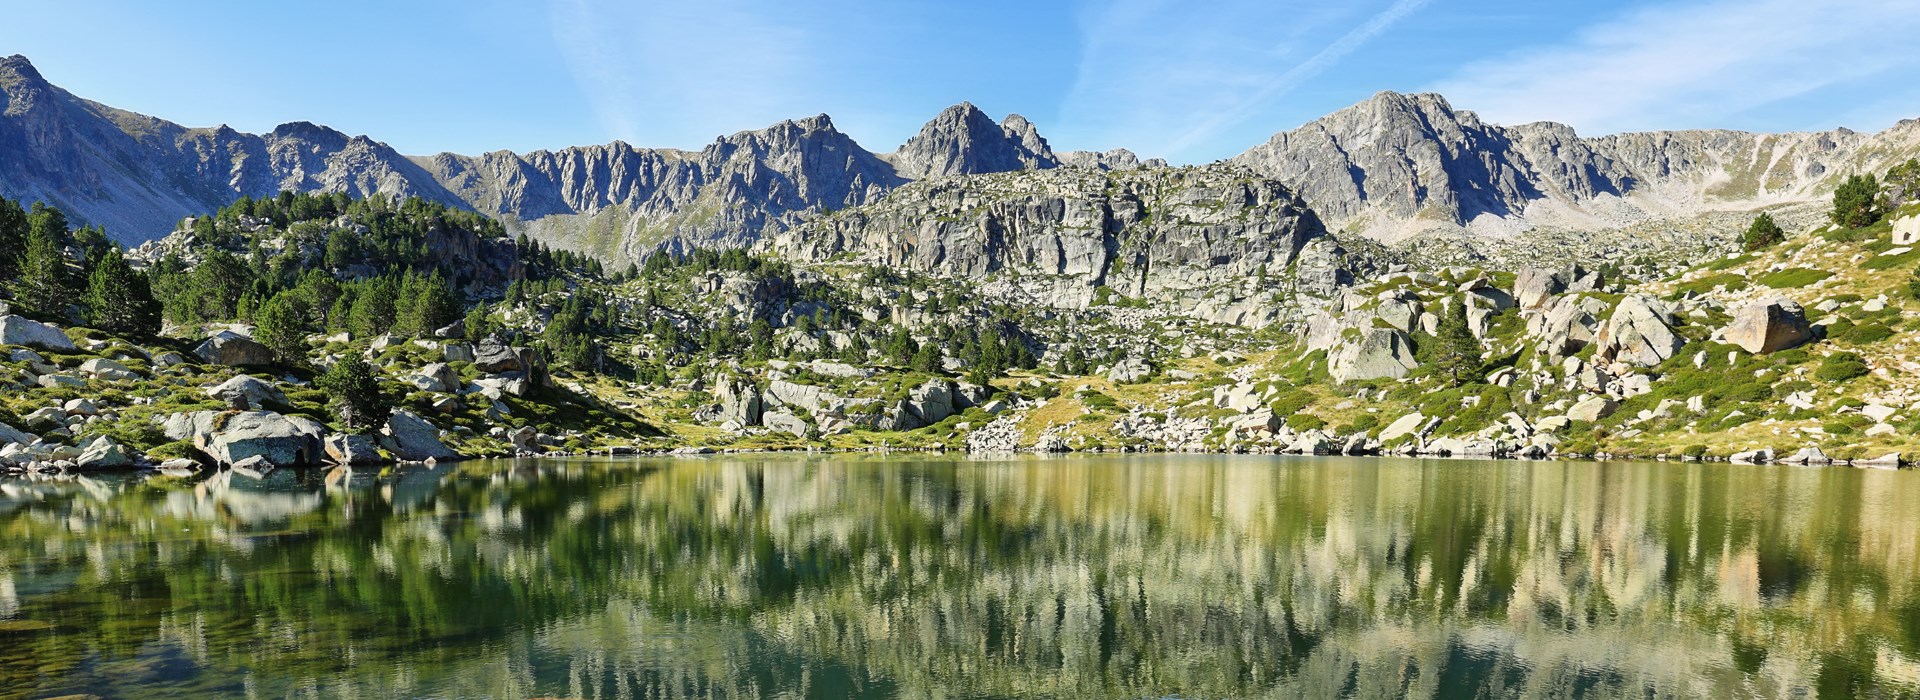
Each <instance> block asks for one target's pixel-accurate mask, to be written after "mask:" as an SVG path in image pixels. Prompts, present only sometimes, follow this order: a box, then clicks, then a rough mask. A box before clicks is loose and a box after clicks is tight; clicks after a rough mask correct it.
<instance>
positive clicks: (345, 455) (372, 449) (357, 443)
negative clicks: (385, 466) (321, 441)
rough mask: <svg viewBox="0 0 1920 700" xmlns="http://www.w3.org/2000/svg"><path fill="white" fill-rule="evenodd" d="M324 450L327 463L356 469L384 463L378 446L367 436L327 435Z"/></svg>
mask: <svg viewBox="0 0 1920 700" xmlns="http://www.w3.org/2000/svg"><path fill="white" fill-rule="evenodd" d="M325 449H326V452H327V461H329V462H332V463H334V464H344V465H347V466H350V467H358V466H365V465H369V464H379V463H381V462H383V461H385V458H383V457H381V456H380V446H379V445H377V444H375V443H374V441H373V437H372V436H369V435H354V434H343V435H328V436H327V439H326V441H325Z"/></svg>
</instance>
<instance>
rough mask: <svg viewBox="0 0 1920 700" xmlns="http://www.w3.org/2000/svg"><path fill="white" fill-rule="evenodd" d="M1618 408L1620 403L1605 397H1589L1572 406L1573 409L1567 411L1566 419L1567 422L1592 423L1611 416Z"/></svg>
mask: <svg viewBox="0 0 1920 700" xmlns="http://www.w3.org/2000/svg"><path fill="white" fill-rule="evenodd" d="M1619 408H1620V403H1619V402H1617V401H1614V400H1613V399H1610V398H1607V397H1605V396H1589V397H1587V398H1585V399H1582V400H1581V401H1580V402H1579V403H1576V404H1574V405H1573V408H1569V409H1567V418H1568V419H1569V420H1575V421H1584V422H1587V423H1593V422H1596V421H1599V420H1600V419H1602V418H1605V417H1607V416H1611V415H1613V412H1614V411H1616V410H1619Z"/></svg>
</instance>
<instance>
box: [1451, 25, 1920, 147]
mask: <svg viewBox="0 0 1920 700" xmlns="http://www.w3.org/2000/svg"><path fill="white" fill-rule="evenodd" d="M1916 31H1920V3H1915V2H1912V0H1831V1H1828V2H1806V1H1805V0H1712V1H1709V2H1687V3H1683V4H1676V5H1667V6H1662V7H1655V8H1650V9H1644V10H1640V11H1636V12H1632V13H1629V14H1626V15H1624V16H1620V17H1617V18H1614V19H1611V20H1608V21H1605V22H1603V23H1601V24H1598V25H1596V26H1592V27H1589V28H1587V29H1585V30H1583V31H1581V32H1579V33H1578V34H1577V35H1576V36H1575V37H1574V38H1573V39H1572V40H1571V41H1570V42H1567V43H1565V44H1562V45H1556V46H1549V47H1543V48H1534V49H1525V50H1520V51H1518V52H1515V53H1511V54H1508V55H1503V56H1497V57H1489V58H1487V59H1486V60H1483V61H1479V62H1475V63H1472V64H1469V65H1467V66H1465V67H1463V68H1462V69H1460V70H1459V71H1458V72H1457V73H1456V74H1455V75H1453V76H1452V77H1451V78H1448V79H1446V80H1444V81H1441V82H1440V83H1438V84H1437V85H1435V86H1434V88H1435V89H1436V90H1438V91H1440V92H1442V93H1444V94H1446V95H1447V96H1448V97H1449V99H1451V100H1452V101H1453V103H1454V104H1455V105H1458V106H1461V107H1464V108H1470V109H1474V110H1476V111H1478V112H1480V113H1481V114H1482V115H1483V116H1485V117H1486V118H1487V119H1489V120H1491V121H1496V122H1504V123H1519V122H1528V121H1540V120H1552V121H1559V122H1565V123H1569V124H1572V125H1573V126H1575V127H1577V128H1579V129H1580V130H1582V131H1583V132H1591V133H1608V132H1616V131H1629V130H1646V129H1670V128H1679V127H1685V126H1701V127H1710V126H1735V127H1738V126H1742V125H1743V124H1745V123H1747V120H1745V119H1743V118H1742V115H1743V114H1747V113H1750V112H1752V111H1754V110H1757V109H1761V108H1767V107H1770V106H1776V105H1781V104H1782V103H1787V102H1794V101H1797V100H1815V99H1820V98H1821V96H1823V95H1826V93H1827V92H1829V91H1833V90H1836V89H1841V88H1844V87H1846V86H1858V88H1859V89H1858V90H1857V91H1852V92H1851V93H1850V94H1847V95H1845V96H1844V97H1841V98H1840V99H1836V100H1834V102H1835V103H1836V104H1835V105H1834V106H1832V107H1831V108H1829V109H1826V110H1822V109H1821V108H1820V106H1819V105H1805V104H1802V105H1795V107H1796V109H1795V110H1793V111H1795V112H1799V113H1807V112H1809V111H1811V112H1812V113H1814V114H1825V115H1828V116H1831V117H1835V118H1837V117H1840V116H1841V115H1843V114H1845V113H1846V112H1843V111H1842V110H1847V109H1852V107H1851V105H1856V104H1858V103H1859V102H1860V101H1861V100H1862V99H1863V96H1872V97H1876V98H1884V97H1886V96H1887V95H1888V93H1889V91H1906V94H1909V95H1913V94H1915V93H1914V91H1913V89H1912V88H1911V87H1909V86H1908V84H1907V83H1908V76H1911V75H1912V74H1913V70H1914V69H1915V68H1920V52H1915V51H1914V50H1913V48H1912V37H1913V36H1915V33H1916ZM1842 105H1847V106H1842ZM1907 108H1908V109H1909V110H1910V111H1920V103H1908V104H1907ZM1752 121H1753V122H1755V123H1757V124H1760V125H1762V126H1770V125H1772V124H1773V123H1774V122H1777V120H1776V119H1754V120H1752ZM1827 126H1831V125H1830V124H1828V125H1827Z"/></svg>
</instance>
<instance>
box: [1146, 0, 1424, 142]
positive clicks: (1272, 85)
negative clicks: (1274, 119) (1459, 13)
mask: <svg viewBox="0 0 1920 700" xmlns="http://www.w3.org/2000/svg"><path fill="white" fill-rule="evenodd" d="M1430 1H1431V0H1398V1H1397V2H1395V3H1393V5H1392V6H1390V7H1388V8H1387V9H1385V10H1383V11H1381V12H1380V13H1379V14H1376V15H1374V16H1372V17H1370V18H1368V19H1367V21H1365V22H1362V23H1361V24H1360V26H1358V27H1354V28H1353V30H1352V31H1349V32H1347V33H1346V34H1342V35H1341V36H1340V38H1339V39H1335V40H1334V41H1333V43H1331V44H1328V45H1327V46H1326V48H1323V49H1320V52H1319V53H1316V54H1314V55H1313V56H1311V57H1309V58H1308V59H1307V60H1305V61H1301V62H1300V63H1298V64H1296V65H1294V66H1293V67H1292V68H1288V69H1287V70H1286V72H1283V73H1281V74H1279V75H1277V76H1274V77H1273V78H1272V79H1271V80H1269V81H1267V84H1266V85H1263V86H1261V87H1260V89H1258V90H1255V91H1253V92H1252V93H1251V94H1248V95H1246V96H1245V97H1242V98H1240V99H1239V100H1238V101H1237V102H1235V103H1234V105H1233V106H1232V107H1231V108H1228V109H1226V110H1223V111H1219V112H1215V113H1214V114H1213V115H1212V116H1209V117H1207V118H1206V119H1203V120H1201V121H1200V123H1199V124H1197V125H1195V126H1194V127H1193V128H1191V129H1188V130H1187V131H1186V133H1183V134H1181V135H1180V137H1179V138H1177V139H1174V141H1173V143H1172V144H1169V145H1168V146H1167V148H1168V150H1170V151H1172V152H1175V153H1180V152H1184V151H1186V150H1187V149H1188V148H1191V147H1193V145H1194V144H1196V143H1199V142H1201V141H1203V140H1205V139H1208V138H1211V137H1212V136H1214V135H1215V134H1216V133H1218V132H1219V131H1220V129H1221V127H1224V126H1227V125H1229V124H1238V123H1240V122H1243V121H1246V120H1247V119H1248V118H1249V117H1252V116H1253V115H1254V114H1255V113H1257V112H1258V111H1259V110H1260V108H1261V107H1263V106H1265V105H1268V104H1270V103H1272V102H1273V101H1274V100H1276V99H1279V98H1280V97H1282V96H1285V95H1286V94H1287V93H1289V92H1292V91H1293V90H1294V88H1297V87H1299V86H1300V84H1301V83H1304V82H1306V81H1308V80H1310V79H1312V78H1313V77H1314V76H1317V75H1320V73H1321V72H1323V71H1325V70H1327V69H1328V68H1331V67H1333V65H1334V64H1336V63H1339V62H1340V59H1342V58H1346V57H1347V54H1350V53H1353V52H1354V50H1356V49H1359V48H1360V47H1361V46H1365V45H1366V43H1367V42H1369V41H1373V39H1374V37H1377V36H1379V35H1380V33H1381V32H1384V31H1386V30H1387V28H1389V27H1392V26H1393V25H1394V23H1396V22H1399V21H1400V20H1402V19H1405V18H1406V16H1407V15H1410V14H1413V12H1414V11H1415V10H1418V9H1420V8H1421V7H1423V6H1425V5H1426V4H1427V3H1428V2H1430Z"/></svg>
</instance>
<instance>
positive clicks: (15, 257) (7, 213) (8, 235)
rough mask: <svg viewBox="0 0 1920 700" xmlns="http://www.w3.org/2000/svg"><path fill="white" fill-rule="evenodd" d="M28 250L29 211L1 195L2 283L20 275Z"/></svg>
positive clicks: (0, 259) (0, 255)
mask: <svg viewBox="0 0 1920 700" xmlns="http://www.w3.org/2000/svg"><path fill="white" fill-rule="evenodd" d="M26 250H27V212H26V210H25V209H21V208H20V205H19V204H18V203H15V202H14V201H13V200H11V199H7V198H5V197H0V284H3V283H8V282H12V281H13V278H15V277H18V276H19V275H20V262H21V259H22V258H23V257H25V254H26Z"/></svg>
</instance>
